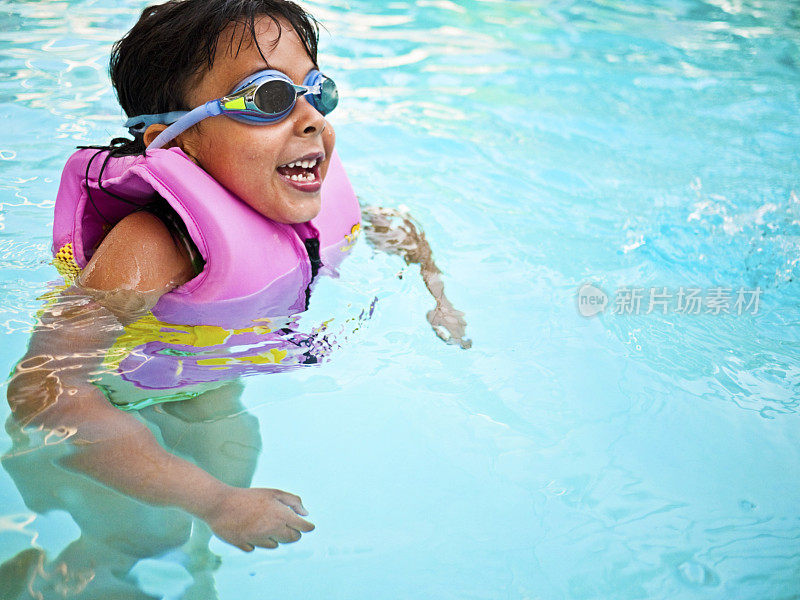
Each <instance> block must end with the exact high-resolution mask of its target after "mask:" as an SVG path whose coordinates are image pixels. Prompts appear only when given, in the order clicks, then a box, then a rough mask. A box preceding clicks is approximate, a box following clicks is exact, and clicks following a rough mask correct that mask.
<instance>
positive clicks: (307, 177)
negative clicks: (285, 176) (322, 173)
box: [289, 173, 317, 181]
mask: <svg viewBox="0 0 800 600" xmlns="http://www.w3.org/2000/svg"><path fill="white" fill-rule="evenodd" d="M289 179H291V180H292V181H316V180H317V178H316V177H315V176H314V174H313V173H307V174H303V175H291V176H290V177H289Z"/></svg>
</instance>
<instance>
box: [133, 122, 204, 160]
mask: <svg viewBox="0 0 800 600" xmlns="http://www.w3.org/2000/svg"><path fill="white" fill-rule="evenodd" d="M166 128H167V126H166V125H163V124H161V123H153V124H152V125H150V126H149V127H148V128H147V129H146V130H145V132H144V138H143V139H144V145H145V148H146V147H147V146H149V145H150V144H152V143H153V140H154V139H156V138H157V137H158V136H159V134H160V133H161V132H162V131H164V130H165V129H166ZM181 138H183V134H181V135H179V136H178V137H176V138H175V139H174V140H172V141H171V142H168V143H167V145H166V146H164V147H165V148H174V147H175V146H177V147H179V148H180V149H181V150H183V152H184V154H186V156H188V157H189V158H190V159H191V161H192V162H193V163H194V164H196V165H198V166H199V165H200V162H199V161H198V160H197V158H196V157H195V152H193V150H192V148H190V145H189V144H188V143H187V144H184V142H183V140H182V139H181Z"/></svg>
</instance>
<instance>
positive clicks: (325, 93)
mask: <svg viewBox="0 0 800 600" xmlns="http://www.w3.org/2000/svg"><path fill="white" fill-rule="evenodd" d="M111 77H112V81H113V84H114V86H115V89H116V91H117V95H118V97H119V101H120V104H121V105H122V107H123V109H124V110H125V112H126V114H127V115H128V116H129V117H130V119H129V121H128V126H129V127H130V131H131V133H132V134H133V139H132V140H120V139H117V140H114V141H112V145H111V146H109V147H107V148H105V150H104V151H101V150H100V149H94V150H84V151H82V152H83V153H84V154H79V155H76V156H77V157H78V158H75V160H81V161H83V162H81V163H80V164H81V168H83V166H84V164H85V172H82V173H81V176H82V177H83V178H84V179H83V183H82V184H81V185H80V186H79V185H77V184H76V187H75V192H74V193H75V195H76V197H80V198H84V200H82V201H81V202H80V203H78V204H79V205H80V206H79V208H80V210H81V211H84V213H82V214H86V215H89V217H86V219H85V221H86V222H85V223H83V226H84V227H85V229H86V231H89V230H90V229H91V231H94V232H95V233H94V234H92V235H89V234H86V236H84V237H83V238H80V239H79V238H75V239H74V240H72V241H71V242H70V243H69V244H65V245H63V246H62V245H60V244H58V240H57V241H56V243H57V246H58V247H56V248H55V249H56V250H59V251H60V254H59V257H60V258H61V259H63V260H64V261H65V262H66V263H67V266H68V267H71V268H72V269H73V270H74V272H75V274H77V281H76V283H77V285H76V286H73V287H72V288H70V289H69V290H67V291H66V292H64V293H62V295H61V297H60V298H59V300H58V301H57V302H56V303H55V304H53V306H51V307H50V308H49V309H48V310H47V311H45V313H44V314H43V316H42V317H41V319H40V326H39V327H38V328H37V331H36V332H35V334H34V336H33V338H32V340H31V344H30V348H29V351H28V353H27V354H26V356H25V357H24V358H23V360H21V361H20V363H19V365H18V367H17V370H16V372H15V374H14V376H13V378H12V381H11V382H10V385H9V389H8V399H9V403H10V405H11V407H12V410H13V413H14V417H15V419H16V422H17V423H19V424H21V425H23V426H30V425H34V426H38V427H39V428H41V429H43V430H44V431H49V432H51V433H53V432H55V434H58V435H61V436H63V437H64V438H65V439H67V440H68V441H69V442H70V447H71V451H70V452H69V453H68V454H66V455H65V456H63V457H62V458H60V459H59V460H60V464H61V465H62V466H65V467H67V468H68V469H70V470H77V471H79V472H81V473H83V474H86V475H89V476H90V478H91V479H92V480H94V481H96V482H100V483H101V484H102V485H104V486H108V487H110V488H112V489H113V490H116V491H118V492H121V493H122V494H124V495H126V496H128V497H130V498H133V499H135V500H137V501H142V502H145V503H147V504H150V505H155V506H163V507H179V508H182V509H183V510H185V511H186V512H188V513H189V514H191V515H194V516H196V517H198V518H200V519H202V520H204V521H205V522H206V523H208V525H209V527H210V528H211V530H212V531H213V532H214V533H215V534H216V535H217V536H219V537H220V538H222V539H224V540H226V541H228V542H230V543H231V544H234V545H236V546H238V547H239V548H241V549H243V550H245V551H251V550H253V548H254V547H255V546H261V547H270V548H274V547H276V546H277V545H278V544H279V543H285V542H291V541H295V540H297V539H299V538H300V535H301V533H302V532H307V531H310V530H311V529H313V525H312V524H311V523H309V522H308V521H306V520H305V519H303V518H302V517H303V516H306V515H307V512H306V511H305V509H304V508H303V506H302V503H301V501H300V499H299V498H298V497H297V496H294V495H292V494H289V493H286V492H282V491H280V490H271V489H248V488H247V486H248V485H249V483H250V477H252V473H253V469H254V465H255V456H256V455H257V448H258V447H259V446H260V440H259V438H258V428H257V427H253V426H252V424H249V425H247V426H246V427H244V426H243V427H242V428H240V429H237V430H236V431H235V432H233V433H231V434H229V435H230V436H232V437H231V439H233V436H235V437H236V440H237V442H238V443H239V444H241V445H244V446H247V447H249V448H251V449H252V450H253V451H252V452H250V453H249V454H248V457H249V458H248V459H247V461H249V462H246V464H243V465H239V466H238V467H237V468H231V466H230V465H229V464H225V463H224V460H223V459H221V458H220V456H221V455H222V453H221V452H217V449H218V448H220V447H221V445H222V444H223V443H224V442H225V440H224V439H220V438H224V436H225V434H224V433H221V432H219V431H217V430H215V431H214V433H213V436H208V435H207V433H208V432H203V431H202V430H200V433H199V434H198V438H197V440H196V443H192V442H191V440H189V441H188V442H187V438H186V436H183V435H177V434H176V433H175V431H177V430H178V429H180V427H181V426H184V427H186V423H192V424H194V425H197V424H198V423H202V422H203V414H204V411H208V410H213V411H215V412H214V416H215V418H217V419H218V418H219V417H220V416H225V415H240V414H241V413H242V412H243V411H242V409H241V406H240V405H239V404H238V398H239V393H240V386H239V385H238V384H235V383H232V384H227V385H224V386H218V387H217V388H216V389H213V390H211V391H210V392H207V393H205V394H200V395H196V396H195V397H194V398H193V399H192V400H191V401H187V402H180V403H173V404H172V405H169V406H170V407H171V408H169V409H166V407H167V405H163V407H164V410H161V411H160V412H158V414H155V415H154V416H153V418H152V419H150V417H145V418H147V419H149V420H150V424H149V425H150V426H148V424H146V423H144V422H143V417H142V413H144V411H141V413H129V412H123V411H120V410H118V409H117V408H115V407H114V406H112V405H111V404H110V403H109V402H108V401H107V399H106V397H105V396H104V395H103V393H102V392H101V389H99V387H98V386H96V385H93V384H92V382H91V381H90V380H94V379H96V377H94V375H90V374H95V373H96V372H97V371H99V370H101V369H100V364H101V361H102V357H103V356H104V355H105V352H106V349H108V348H109V347H111V346H112V345H113V344H114V343H115V340H116V339H117V338H118V337H119V336H120V334H121V333H122V331H123V324H124V323H129V322H130V321H131V320H132V319H133V318H135V317H136V316H138V315H141V314H142V313H143V312H146V311H148V310H150V309H154V308H155V309H159V307H161V308H160V310H162V313H164V314H172V315H174V314H177V313H176V312H175V311H173V312H170V310H172V309H175V310H177V309H176V308H175V307H178V308H179V309H180V310H181V311H183V312H180V311H178V312H179V313H180V314H181V315H182V316H184V317H186V318H187V319H189V320H188V321H184V322H186V323H189V324H198V325H199V324H201V323H203V317H204V315H205V313H204V312H203V311H204V310H205V308H204V307H205V306H206V304H205V303H204V300H207V299H209V298H210V296H208V295H206V296H203V295H202V294H201V293H200V292H199V290H203V289H205V290H209V289H212V288H213V286H212V284H214V282H216V283H217V284H219V285H221V286H222V287H225V286H228V287H231V286H234V287H235V286H238V285H242V286H246V285H249V283H250V281H251V280H253V279H259V278H260V277H263V275H262V272H263V271H265V270H266V271H268V272H269V273H271V274H270V276H269V277H271V278H272V279H270V280H269V281H268V282H267V283H268V285H267V284H264V285H261V284H259V286H260V288H259V290H257V291H258V292H259V293H262V292H263V293H264V294H266V295H268V296H270V298H269V299H268V303H267V304H263V303H262V304H261V305H260V306H262V307H263V306H280V305H281V304H280V301H279V300H281V298H277V299H276V297H275V296H276V295H280V293H281V292H284V293H287V294H288V295H290V296H291V295H292V293H294V292H293V291H292V293H288V292H286V290H287V289H288V288H287V287H286V286H285V285H284V284H285V283H286V281H288V280H291V281H294V283H295V284H297V283H299V285H300V286H301V287H302V288H303V289H302V291H303V300H304V302H307V301H308V291H307V290H308V286H309V285H310V282H311V280H313V279H314V277H315V275H317V273H318V272H319V273H322V272H323V271H324V270H325V269H326V267H327V265H326V261H327V259H326V254H325V248H328V249H330V248H336V249H337V251H338V250H339V249H342V248H343V246H342V244H345V245H351V244H352V242H353V241H354V237H355V235H356V234H357V232H358V226H357V224H358V215H357V214H356V216H355V217H347V215H348V214H349V212H348V211H349V210H350V208H349V206H350V205H349V204H348V203H347V202H349V200H347V198H348V197H349V196H348V195H347V194H348V192H347V190H348V188H349V185H348V184H346V178H344V179H343V177H344V175H343V171H342V170H341V165H339V164H338V163H337V162H336V158H335V154H334V142H335V135H334V131H333V128H332V127H331V125H330V124H329V123H328V122H327V121H326V119H325V114H327V112H329V111H330V110H332V109H333V108H334V107H335V105H336V101H337V99H338V96H337V93H336V88H335V84H333V82H332V81H331V80H330V79H329V78H327V77H326V76H324V75H322V73H320V72H319V67H318V64H317V28H316V24H315V22H314V21H313V20H312V19H311V18H310V17H309V16H308V15H306V13H305V12H304V11H303V10H302V9H301V8H300V7H298V6H297V5H295V4H294V3H292V2H288V1H285V0H170V1H169V2H167V3H165V4H161V5H156V6H151V7H148V8H147V9H145V10H144V12H143V13H142V16H141V18H140V19H139V21H138V22H137V23H136V25H135V26H134V27H133V29H131V31H130V32H128V34H127V35H126V36H125V37H124V38H123V39H122V40H120V41H119V42H118V43H117V44H116V45H115V46H114V50H113V53H112V58H111ZM146 148H148V150H147V153H146V154H145V149H146ZM109 151H110V152H109ZM98 152H99V154H98ZM71 160H72V159H71ZM68 167H69V165H68ZM176 173H177V175H176ZM187 173H188V175H186V174H187ZM329 173H331V174H332V175H331V177H332V178H335V179H336V183H335V184H330V185H329V181H330V179H329V180H326V176H327V175H328V174H329ZM104 174H105V176H106V178H105V187H104V183H103V182H104ZM65 177H66V175H65ZM98 181H99V183H98ZM323 182H324V184H325V185H323ZM65 185H67V184H65V183H64V181H63V180H62V188H63V187H64V186H65ZM115 186H116V187H115ZM142 186H144V188H146V189H145V191H144V192H143V193H142V197H141V198H134V196H135V194H134V195H132V190H134V191H135V190H137V189H140V188H141V189H144V188H143V187H142ZM325 186H328V187H327V188H326V187H325ZM337 186H338V187H337ZM120 190H124V193H123V192H121V191H120ZM176 190H178V191H176ZM180 190H183V192H181V191H180ZM198 190H203V191H202V192H198ZM205 190H210V191H209V192H208V193H207V194H206V192H205ZM331 190H332V191H331ZM154 192H157V193H154ZM350 193H351V192H350ZM81 194H85V197H84V195H81ZM204 194H206V195H204ZM326 194H327V195H326ZM103 198H105V200H108V201H109V202H110V201H111V200H112V199H117V200H118V203H117V204H116V205H113V206H112V204H110V203H106V204H102V202H100V203H98V202H99V199H103ZM187 198H188V200H187ZM331 198H333V200H331ZM337 198H338V200H337ZM342 198H344V200H342ZM331 207H333V208H331ZM215 210H216V212H214V211H215ZM203 211H205V212H203ZM326 211H327V212H326ZM364 211H365V213H364V214H365V217H366V218H367V220H368V221H370V222H371V225H370V227H368V229H367V234H368V236H369V237H370V238H371V240H372V242H373V243H374V244H375V245H376V246H377V247H379V248H382V249H384V250H386V251H389V252H393V253H397V254H400V255H401V256H403V257H404V258H405V260H406V261H407V262H408V263H417V264H420V267H421V272H422V275H423V279H424V281H425V283H426V285H427V287H428V289H429V290H430V291H431V293H432V295H433V296H434V298H435V300H436V308H435V309H434V310H432V311H431V312H430V313H428V320H429V321H430V323H431V325H432V326H433V327H434V329H435V331H436V332H437V334H438V335H439V336H440V337H442V338H443V339H445V340H446V341H449V342H452V343H456V344H460V345H462V346H463V347H468V346H469V342H468V340H465V339H464V336H463V334H464V326H465V323H464V320H463V318H462V314H461V313H460V312H458V311H456V310H455V309H454V308H453V307H452V305H451V304H450V303H449V302H448V301H447V299H446V298H445V296H444V293H443V288H442V283H441V280H440V277H439V275H440V272H439V270H438V269H437V268H436V265H435V264H434V263H433V261H432V258H431V253H430V248H429V246H428V244H427V242H426V241H425V238H424V236H423V235H422V234H421V233H419V232H418V230H417V228H416V227H415V226H414V223H413V221H412V220H411V219H410V218H409V217H408V216H407V215H403V214H399V213H397V212H396V211H392V210H387V209H378V208H367V209H364ZM209 215H211V217H209ZM90 217H91V218H90ZM61 218H62V217H60V216H59V215H58V214H57V215H56V229H58V228H59V227H60V225H59V223H60V219H61ZM63 218H72V219H73V220H74V216H72V217H70V215H67V216H65V217H63ZM346 218H350V219H351V221H353V220H354V222H351V221H347V220H346ZM92 219H94V221H92ZM203 219H206V221H207V222H206V223H205V224H202V223H200V221H202V220H203ZM208 219H212V220H211V221H210V222H209V221H208ZM214 219H215V220H216V221H214ZM214 222H216V223H217V225H218V226H217V227H215V226H214ZM70 227H72V225H71V226H70ZM92 228H93V229H92ZM337 228H338V229H337ZM65 229H67V230H69V231H72V229H70V228H69V227H67V228H65ZM331 231H333V233H330V232H331ZM219 232H222V233H219ZM343 232H344V236H343V238H342V239H341V240H339V241H336V242H330V243H329V238H330V239H333V237H335V236H334V234H336V235H340V234H342V233H343ZM218 234H219V235H218ZM223 234H224V235H223ZM214 236H217V237H219V240H217V239H216V238H215V237H214ZM226 236H227V237H226ZM281 236H283V237H281ZM278 239H280V240H283V241H280V242H276V241H275V240H278ZM215 240H216V241H215ZM220 240H221V241H220ZM298 240H300V242H302V244H301V245H298ZM73 243H74V244H75V245H80V244H83V247H82V248H80V249H79V248H77V247H76V246H74V245H72V244H73ZM264 248H266V250H264ZM243 249H244V250H249V251H251V252H253V253H255V254H254V255H258V256H260V257H261V258H259V260H258V261H255V262H256V263H257V264H255V266H254V265H253V264H250V263H251V262H253V261H248V260H246V259H243V258H240V259H237V261H234V260H233V258H235V257H236V256H238V255H236V252H240V253H241V252H243V251H244V250H243ZM78 250H80V254H81V255H82V257H84V258H85V259H86V260H87V261H88V262H87V263H86V264H85V266H84V265H82V264H80V262H79V261H78V262H76V261H75V260H74V256H75V255H76V254H77V253H78ZM258 252H261V254H260V255H259V254H258ZM287 256H288V257H289V259H287V258H286V257H287ZM231 257H233V258H231ZM285 260H289V263H287V264H288V266H286V267H285V268H284V267H281V268H283V269H284V270H283V271H276V269H277V267H276V266H275V265H276V264H277V263H281V264H283V262H281V261H285ZM70 261H71V262H70ZM291 261H296V262H297V265H295V264H294V263H292V262H291ZM243 264H244V267H243V266H242V265H243ZM298 265H299V266H298ZM243 268H244V269H245V271H242V269H243ZM243 272H244V273H246V274H247V276H243V275H242V273H243ZM273 272H274V273H273ZM275 273H277V275H276V274H275ZM237 278H238V280H237ZM292 278H294V279H292ZM268 279H269V278H268ZM220 282H222V283H221V284H220ZM275 282H279V284H280V285H278V284H276V283H275ZM187 283H188V284H190V285H187ZM262 283H263V282H262ZM219 285H218V287H219ZM204 286H205V287H204ZM262 288H263V289H262ZM237 289H238V288H237ZM251 291H252V290H245V291H244V292H238V291H236V290H235V292H236V293H238V294H239V295H238V296H237V295H236V293H234V294H233V296H230V295H228V296H226V297H225V298H220V297H213V298H210V300H209V302H210V303H212V304H213V303H214V302H216V303H217V305H218V306H217V307H218V308H219V307H222V309H225V307H228V308H230V307H231V306H233V307H234V310H229V311H228V312H229V313H231V312H233V313H235V312H236V310H235V308H236V307H239V306H241V304H240V303H239V300H240V299H241V298H240V296H242V297H243V296H246V297H247V298H250V299H251V298H252V297H253V295H254V294H255V292H253V293H250V292H251ZM204 293H205V292H204ZM209 293H210V292H209ZM262 295H263V294H262ZM198 298H199V300H198ZM273 301H274V303H273V304H270V302H273ZM293 302H294V299H293V298H290V301H289V304H290V305H292V303H293ZM215 306H216V305H215ZM294 306H295V308H298V307H297V305H296V304H294ZM302 308H303V306H299V309H300V310H302ZM223 312H224V310H223ZM268 314H270V315H271V314H272V313H268ZM198 315H199V316H198ZM228 316H230V314H229V315H228ZM192 319H195V320H194V321H192ZM178 405H180V406H178ZM137 417H139V418H137ZM169 419H172V421H169ZM168 421H169V422H168ZM217 422H218V421H217ZM233 422H236V420H235V419H234V421H233ZM154 424H155V425H154ZM155 428H157V429H158V430H159V437H161V438H162V440H164V442H165V443H166V444H167V445H169V440H170V439H176V440H180V442H181V444H182V450H183V452H184V454H188V455H189V456H187V458H188V459H187V460H184V459H183V458H178V457H176V456H175V455H173V454H171V453H169V452H168V451H166V450H165V449H164V448H163V447H162V445H161V444H159V442H158V441H157V440H156V437H155V436H154V435H153V430H154V429H155ZM176 428H177V429H176ZM193 431H195V432H197V431H198V430H197V429H196V428H195V429H193ZM248 440H249V441H248ZM189 447H191V448H192V450H191V451H189V450H187V448H189ZM201 467H202V468H201ZM231 472H235V473H236V475H235V476H231V475H230V473H231ZM137 506H140V505H137ZM67 509H68V510H69V507H67ZM76 510H77V508H76ZM159 551H163V544H162V545H160V546H159ZM139 553H140V555H141V553H142V552H141V551H139Z"/></svg>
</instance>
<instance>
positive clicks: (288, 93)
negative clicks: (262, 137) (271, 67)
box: [253, 79, 297, 115]
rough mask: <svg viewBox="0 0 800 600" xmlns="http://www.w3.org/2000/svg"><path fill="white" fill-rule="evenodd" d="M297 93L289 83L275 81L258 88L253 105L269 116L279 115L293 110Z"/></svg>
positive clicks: (267, 82)
mask: <svg viewBox="0 0 800 600" xmlns="http://www.w3.org/2000/svg"><path fill="white" fill-rule="evenodd" d="M296 98H297V92H295V91H294V88H293V87H292V85H291V84H290V83H288V82H287V81H281V80H279V79H273V80H272V81H266V82H264V83H262V84H261V85H260V86H258V89H257V90H256V93H255V97H254V98H253V103H254V104H255V105H256V106H257V107H258V110H260V111H261V112H264V113H266V114H268V115H279V114H281V113H284V112H286V111H287V110H289V109H291V108H292V106H293V105H294V101H295V99H296Z"/></svg>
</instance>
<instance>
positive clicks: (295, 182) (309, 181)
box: [277, 152, 325, 192]
mask: <svg viewBox="0 0 800 600" xmlns="http://www.w3.org/2000/svg"><path fill="white" fill-rule="evenodd" d="M324 158H325V155H324V154H322V153H321V152H317V153H315V154H309V155H307V156H303V157H301V158H298V159H296V160H294V161H292V162H289V163H286V164H283V165H280V166H279V167H278V169H277V170H278V174H279V175H280V176H281V177H282V178H283V179H284V181H286V183H288V184H289V185H290V186H292V187H293V188H296V189H299V190H301V191H304V192H315V191H317V190H318V189H319V188H320V187H321V186H322V180H321V178H320V175H319V166H320V164H322V161H323V159H324Z"/></svg>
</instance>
